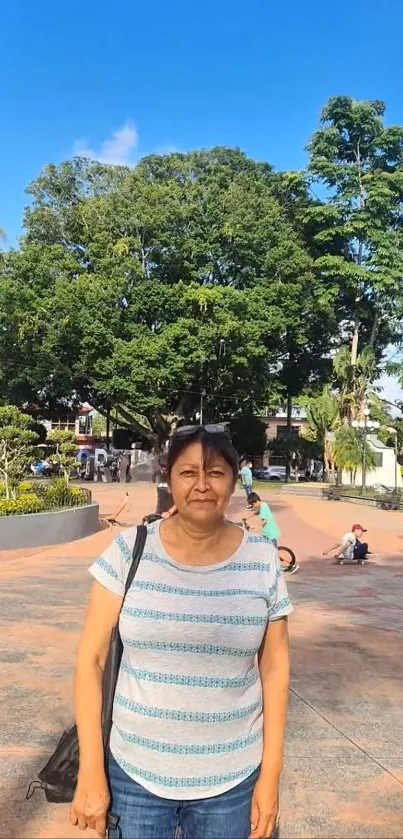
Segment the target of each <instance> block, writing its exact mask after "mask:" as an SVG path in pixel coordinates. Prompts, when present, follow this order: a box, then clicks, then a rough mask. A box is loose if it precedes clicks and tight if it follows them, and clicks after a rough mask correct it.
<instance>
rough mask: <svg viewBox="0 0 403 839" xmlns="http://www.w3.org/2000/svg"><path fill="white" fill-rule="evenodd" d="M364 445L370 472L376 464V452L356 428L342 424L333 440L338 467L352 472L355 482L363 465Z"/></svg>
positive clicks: (334, 455)
mask: <svg viewBox="0 0 403 839" xmlns="http://www.w3.org/2000/svg"><path fill="white" fill-rule="evenodd" d="M364 445H365V461H366V468H367V471H368V472H369V471H370V470H371V469H374V468H375V466H376V458H375V452H374V450H373V449H372V448H371V447H370V445H369V444H368V442H366V441H365V443H364V440H363V438H362V437H361V436H360V433H359V432H358V431H357V430H356V429H355V428H351V426H349V425H342V426H341V427H340V428H338V429H337V431H336V433H335V435H334V440H333V442H332V451H333V459H334V462H335V464H336V466H337V468H338V469H340V470H343V469H344V470H347V471H348V472H350V473H351V476H352V479H353V481H352V482H353V483H354V484H355V478H356V474H357V469H358V468H359V467H360V466H361V465H362V461H363V452H364V450H363V446H364Z"/></svg>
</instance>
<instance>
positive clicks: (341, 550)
mask: <svg viewBox="0 0 403 839" xmlns="http://www.w3.org/2000/svg"><path fill="white" fill-rule="evenodd" d="M366 532H367V530H366V528H365V527H363V526H362V524H353V526H352V528H351V530H350V531H349V532H348V533H345V534H344V536H342V538H341V539H340V541H339V542H337V544H336V545H332V547H331V548H328V549H327V550H326V551H323V556H328V554H330V553H332V552H333V551H335V553H334V556H335V557H336V559H337V561H338V563H339V565H343V562H344V560H347V561H350V562H351V561H352V560H355V561H356V562H358V563H359V564H360V565H362V564H363V562H365V560H366V558H367V556H368V554H369V553H370V551H369V548H368V542H362V541H361V539H362V537H363V535H364V533H366Z"/></svg>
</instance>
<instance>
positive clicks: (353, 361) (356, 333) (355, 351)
mask: <svg viewBox="0 0 403 839" xmlns="http://www.w3.org/2000/svg"><path fill="white" fill-rule="evenodd" d="M356 303H358V300H356ZM359 334H360V316H359V314H358V310H357V309H356V312H355V316H354V332H353V340H352V342H351V366H352V367H354V368H355V367H356V366H357V356H358V338H359Z"/></svg>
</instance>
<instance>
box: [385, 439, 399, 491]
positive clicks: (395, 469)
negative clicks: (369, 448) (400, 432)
mask: <svg viewBox="0 0 403 839" xmlns="http://www.w3.org/2000/svg"><path fill="white" fill-rule="evenodd" d="M386 430H387V431H388V432H389V434H393V436H394V438H395V492H397V429H396V428H387V429H386Z"/></svg>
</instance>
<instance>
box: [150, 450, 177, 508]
mask: <svg viewBox="0 0 403 839" xmlns="http://www.w3.org/2000/svg"><path fill="white" fill-rule="evenodd" d="M154 481H155V484H156V487H157V509H156V511H155V513H156V515H157V516H161V517H162V518H164V519H166V518H169V517H170V516H172V515H173V514H174V513H175V512H176V507H175V504H174V500H173V498H172V493H171V490H170V488H169V475H168V468H167V458H166V456H165V455H163V456H162V457H160V459H159V463H158V467H157V470H156V472H155V475H154Z"/></svg>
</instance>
